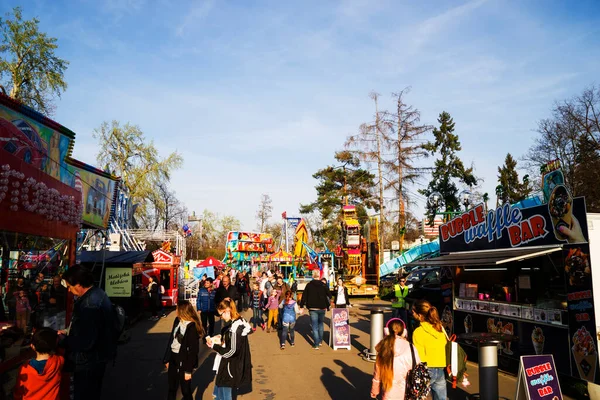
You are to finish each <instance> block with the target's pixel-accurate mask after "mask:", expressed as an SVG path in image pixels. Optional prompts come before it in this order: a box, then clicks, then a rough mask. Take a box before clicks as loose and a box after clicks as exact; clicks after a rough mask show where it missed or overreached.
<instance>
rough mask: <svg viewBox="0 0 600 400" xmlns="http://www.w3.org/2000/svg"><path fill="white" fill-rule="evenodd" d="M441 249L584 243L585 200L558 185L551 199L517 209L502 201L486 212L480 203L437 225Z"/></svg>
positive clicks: (443, 251)
mask: <svg viewBox="0 0 600 400" xmlns="http://www.w3.org/2000/svg"><path fill="white" fill-rule="evenodd" d="M439 237H440V252H442V253H447V252H458V251H470V250H491V249H510V248H516V247H525V246H541V245H552V244H573V243H584V242H587V240H588V229H587V219H586V209H585V200H584V198H583V197H578V198H572V197H571V195H570V194H569V193H568V191H567V189H566V188H565V187H564V186H562V185H560V186H556V187H555V188H554V190H553V191H552V195H551V198H550V202H549V203H548V204H543V205H540V206H535V207H531V208H524V209H519V208H517V207H514V206H511V205H509V204H504V205H502V206H500V207H498V208H497V209H496V210H489V211H488V212H487V213H486V212H485V207H484V205H483V204H479V205H477V206H476V207H474V208H472V209H471V210H469V211H467V212H466V213H464V214H462V215H459V216H457V217H455V218H453V219H452V220H451V221H449V222H447V223H445V224H443V225H441V226H440V234H439Z"/></svg>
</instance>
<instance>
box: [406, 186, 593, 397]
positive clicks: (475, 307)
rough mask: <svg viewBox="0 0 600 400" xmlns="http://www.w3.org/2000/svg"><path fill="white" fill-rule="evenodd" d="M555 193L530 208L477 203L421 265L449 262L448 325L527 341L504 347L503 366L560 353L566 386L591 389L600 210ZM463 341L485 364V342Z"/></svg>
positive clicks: (444, 278)
mask: <svg viewBox="0 0 600 400" xmlns="http://www.w3.org/2000/svg"><path fill="white" fill-rule="evenodd" d="M557 196H560V197H561V201H560V202H556V201H554V202H553V199H555V198H556V197H557ZM565 196H566V197H565ZM548 199H549V201H548V203H547V204H541V205H537V206H534V207H530V208H519V207H517V206H511V205H509V204H505V205H503V206H500V207H499V208H498V209H496V210H489V211H487V210H486V209H485V207H484V205H483V204H480V205H477V206H476V207H474V208H473V209H471V210H469V211H467V212H465V213H464V214H462V215H458V216H456V217H455V218H453V219H452V220H450V221H449V222H447V223H445V224H443V225H442V226H440V234H439V236H440V254H442V255H441V256H440V257H437V258H433V259H428V260H422V261H418V262H415V263H413V264H412V265H413V266H417V265H418V266H438V267H440V276H441V285H440V290H441V300H440V303H438V304H435V306H436V307H437V308H438V310H439V311H440V315H441V318H442V322H443V323H444V326H445V328H446V329H447V330H448V331H451V332H452V333H454V334H457V335H461V334H463V336H465V337H467V336H468V335H464V334H469V333H490V334H504V335H513V336H517V337H518V341H516V342H506V343H499V344H498V346H497V351H498V367H499V368H500V369H502V370H505V371H508V372H512V373H517V371H518V367H519V359H520V356H524V355H536V354H552V355H553V356H554V360H555V363H556V368H557V371H558V373H559V377H560V379H561V382H562V381H563V380H564V381H565V382H563V383H561V386H563V387H571V388H573V387H577V386H579V387H580V388H581V387H582V386H583V387H584V388H585V387H586V386H587V383H588V382H589V383H596V384H597V383H599V382H600V373H599V372H598V347H597V346H598V344H597V340H596V333H597V329H596V324H597V323H596V319H597V317H596V315H595V308H594V301H593V299H594V293H595V292H594V290H600V288H594V287H593V280H592V273H593V268H592V265H594V264H593V261H592V258H591V255H590V247H591V246H595V247H598V246H600V243H599V242H598V241H593V242H590V239H589V237H590V236H592V237H593V236H594V232H595V231H594V230H593V226H590V227H589V229H588V218H589V217H593V216H594V215H593V214H591V215H590V216H589V217H588V215H587V213H586V207H585V201H584V199H583V198H571V197H570V195H569V194H568V191H566V188H565V187H564V186H562V185H559V186H556V187H555V188H554V190H552V194H551V196H549V197H548ZM558 208H561V209H560V210H559V209H558ZM596 229H597V230H600V224H598V226H597V227H596ZM595 257H598V255H597V254H595ZM594 262H595V263H596V264H598V263H599V262H600V260H598V259H595V260H594ZM409 265H410V264H409ZM598 265H600V264H598ZM595 274H596V275H598V274H600V272H595ZM461 345H462V346H463V348H464V349H465V351H466V352H467V354H468V355H469V359H470V360H473V361H477V344H476V343H473V342H472V341H469V340H464V341H462V342H461Z"/></svg>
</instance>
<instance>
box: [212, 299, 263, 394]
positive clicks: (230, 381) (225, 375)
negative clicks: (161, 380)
mask: <svg viewBox="0 0 600 400" xmlns="http://www.w3.org/2000/svg"><path fill="white" fill-rule="evenodd" d="M217 313H218V314H219V315H220V316H221V318H223V320H224V321H225V322H227V323H226V324H225V326H224V327H223V328H222V329H221V336H220V338H219V339H220V344H217V343H215V341H214V340H213V339H214V338H207V339H206V344H207V345H208V346H209V347H211V348H212V349H213V350H215V351H216V352H217V357H216V358H215V364H214V369H216V371H217V377H216V380H215V392H214V394H215V395H216V398H217V400H231V399H232V397H233V394H234V391H236V390H237V389H238V388H241V387H246V386H250V384H251V382H252V359H251V356H250V344H249V343H248V334H249V333H250V332H252V328H251V327H250V324H249V323H248V322H246V320H245V319H244V318H242V317H241V316H240V314H238V312H237V309H236V307H235V302H234V301H233V300H223V301H222V302H221V303H219V305H218V306H217Z"/></svg>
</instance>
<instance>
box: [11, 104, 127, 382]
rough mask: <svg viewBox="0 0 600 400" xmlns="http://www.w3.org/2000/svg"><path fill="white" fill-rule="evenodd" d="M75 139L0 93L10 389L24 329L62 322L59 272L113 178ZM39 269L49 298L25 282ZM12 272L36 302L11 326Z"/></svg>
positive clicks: (103, 219)
mask: <svg viewBox="0 0 600 400" xmlns="http://www.w3.org/2000/svg"><path fill="white" fill-rule="evenodd" d="M74 145H75V133H74V132H72V131H71V130H69V129H68V128H66V127H64V126H62V125H60V124H58V123H57V122H55V121H53V120H51V119H49V118H47V117H45V116H43V115H41V114H39V113H37V112H36V111H34V110H32V109H30V108H28V107H26V106H24V105H22V104H20V103H18V102H16V101H15V100H13V99H11V98H9V97H7V96H5V95H3V94H0V266H1V273H0V296H1V297H4V299H3V300H4V301H7V302H8V304H6V305H7V308H8V315H6V316H5V315H4V312H5V310H4V309H2V310H1V311H2V313H1V314H2V316H5V317H6V319H7V321H5V322H2V323H1V324H0V325H1V326H2V329H1V331H0V342H1V347H0V350H1V351H0V378H1V379H0V384H1V385H2V386H3V387H0V391H5V392H9V391H10V390H11V389H12V383H13V382H12V380H13V379H14V376H15V374H16V368H17V367H18V365H19V364H20V363H21V362H22V361H23V360H24V359H27V358H28V357H30V356H31V354H30V347H29V345H28V344H27V342H26V341H24V340H25V338H24V333H25V331H27V332H30V331H31V329H32V328H33V327H34V326H40V325H43V326H50V327H52V328H54V329H64V328H65V327H66V326H67V325H68V323H69V319H70V315H69V314H70V307H69V304H66V303H67V302H70V301H71V300H72V298H71V297H70V296H67V295H66V292H65V291H64V288H62V287H61V286H60V276H59V275H60V274H61V273H62V271H64V269H66V268H68V266H69V265H72V264H73V263H75V259H76V254H75V253H76V243H77V232H78V231H79V230H80V229H81V228H86V227H97V228H105V227H106V226H107V224H108V218H109V215H110V210H111V207H112V201H113V197H114V188H115V182H116V181H117V180H118V178H115V177H113V176H111V175H110V174H107V173H104V172H102V171H99V170H97V169H95V168H94V167H91V166H88V165H86V164H84V163H82V162H79V161H77V160H74V159H73V158H71V154H72V152H73V148H74ZM39 272H41V273H43V274H44V280H43V284H48V289H49V290H50V300H48V302H47V303H48V304H46V301H42V296H41V292H40V291H39V290H38V289H39V288H40V287H41V289H42V290H44V287H43V286H44V285H43V284H41V285H39V286H36V287H35V290H34V288H31V289H32V290H29V289H28V286H29V285H28V282H27V281H28V280H29V281H32V280H33V278H34V277H35V275H36V274H37V273H39ZM18 278H24V284H25V289H27V290H28V291H29V294H30V302H31V303H32V305H33V304H35V306H34V308H36V309H35V317H33V315H34V314H33V313H32V314H31V316H30V318H29V323H28V327H27V329H16V330H15V327H14V326H13V325H15V323H14V319H15V316H14V306H13V304H14V303H13V304H11V302H12V301H13V300H14V291H15V288H16V287H17V282H18ZM52 278H55V279H54V280H53V279H52ZM55 283H56V285H54V284H55ZM45 294H47V293H45ZM38 295H39V297H38ZM31 300H33V301H31ZM57 301H60V303H62V304H59V303H58V302H57ZM40 304H43V305H44V307H43V308H42V307H39V305H40Z"/></svg>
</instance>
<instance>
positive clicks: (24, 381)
mask: <svg viewBox="0 0 600 400" xmlns="http://www.w3.org/2000/svg"><path fill="white" fill-rule="evenodd" d="M64 362H65V359H64V358H63V357H61V356H50V358H49V359H48V361H46V366H45V367H44V372H42V373H41V374H38V372H37V371H36V370H35V368H33V367H32V366H31V365H29V363H27V364H24V365H22V366H21V369H20V370H19V375H18V376H17V384H16V385H15V392H14V400H58V399H59V389H60V379H61V375H62V374H61V371H62V367H63V364H64Z"/></svg>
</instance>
